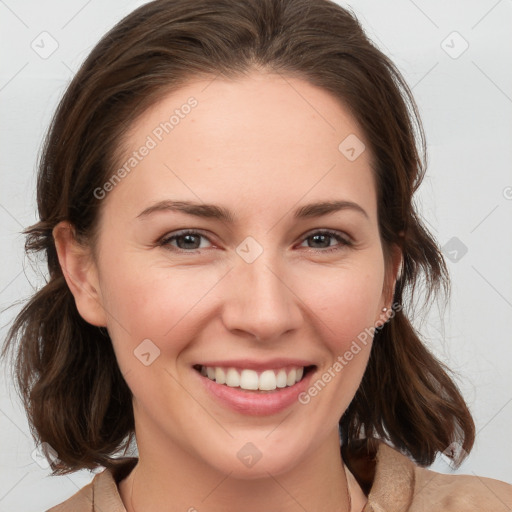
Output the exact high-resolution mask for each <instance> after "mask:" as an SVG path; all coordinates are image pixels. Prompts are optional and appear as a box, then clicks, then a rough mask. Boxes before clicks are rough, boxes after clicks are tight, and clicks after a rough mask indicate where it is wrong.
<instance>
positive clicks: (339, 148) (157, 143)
mask: <svg viewBox="0 0 512 512" xmlns="http://www.w3.org/2000/svg"><path fill="white" fill-rule="evenodd" d="M123 146H124V147H125V148H127V151H126V152H125V154H123V155H122V156H121V158H120V159H119V161H118V162H117V164H118V165H117V169H120V168H125V170H126V171H128V172H125V173H123V175H124V176H126V177H125V178H123V180H122V182H121V183H119V185H117V186H116V187H115V189H114V190H113V191H112V193H111V194H112V196H117V197H118V198H119V200H121V198H122V200H123V203H124V205H125V206H127V205H128V206H129V205H133V206H134V208H138V209H141V208H143V207H147V203H148V201H149V202H151V201H154V202H156V201H161V200H166V199H191V200H194V201H204V202H211V203H213V202H215V203H224V204H226V205H227V204H237V205H238V207H239V209H240V210H241V212H240V213H241V216H243V215H244V212H245V213H246V214H248V215H249V214H251V215H252V214H254V213H255V212H256V211H260V213H263V212H269V211H270V210H269V208H270V209H275V207H276V206H279V205H280V206H281V207H283V206H284V204H285V203H287V202H290V203H291V204H290V206H292V205H293V204H298V202H299V201H300V200H301V198H302V197H304V198H305V199H308V200H309V199H319V198H320V199H347V200H355V201H358V202H362V203H365V209H367V211H369V213H371V212H372V211H374V210H375V204H374V203H375V190H374V185H373V175H372V170H371V162H370V158H371V157H370V154H369V151H368V150H364V148H365V145H364V135H363V133H362V132H361V130H360V128H359V126H358V124H357V122H356V120H355V119H354V118H353V117H352V116H351V114H350V112H349V110H348V108H346V107H345V106H344V105H343V104H342V102H341V101H339V100H338V99H337V98H335V97H334V96H332V95H331V94H330V93H328V92H327V91H325V90H323V89H321V88H318V87H316V86H314V85H312V84H310V83H308V82H306V81H304V80H301V79H297V78H292V77H286V76H283V75H278V74H268V73H260V72H254V73H251V74H250V75H248V76H246V77H244V78H241V79H236V80H226V79H221V78H219V77H216V78H215V77H214V78H212V79H209V80H208V79H207V80H201V81H195V82H191V83H189V84H188V85H186V86H184V87H182V88H181V89H179V90H177V91H173V92H172V93H169V94H167V95H165V96H164V97H162V98H161V99H160V100H159V101H158V102H157V103H156V104H155V105H154V106H153V107H152V108H150V109H149V110H148V111H146V112H145V113H144V115H143V116H141V117H140V118H139V119H138V120H137V121H136V122H135V123H134V124H133V126H132V127H131V129H130V131H129V134H128V136H127V138H126V140H125V141H124V144H123ZM347 149H348V150H349V152H347ZM354 153H355V154H354ZM354 156H356V158H354ZM305 196H308V197H307V198H306V197H305ZM327 196H329V197H327ZM112 199H113V198H112ZM276 211H277V210H276Z"/></svg>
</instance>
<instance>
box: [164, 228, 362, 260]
mask: <svg viewBox="0 0 512 512" xmlns="http://www.w3.org/2000/svg"><path fill="white" fill-rule="evenodd" d="M187 235H193V236H200V237H203V238H206V239H207V240H209V238H208V237H207V236H205V235H203V234H202V233H201V232H199V231H195V230H193V229H187V230H184V231H179V232H177V233H175V234H173V235H171V236H165V237H164V238H162V239H161V240H159V241H158V245H159V246H162V247H166V248H168V247H172V249H170V250H172V251H175V252H178V253H192V254H193V253H196V252H198V251H199V252H200V251H201V249H190V250H187V249H180V248H179V247H174V246H171V245H170V242H171V241H173V240H176V239H178V238H181V237H184V236H187ZM315 235H327V236H330V237H332V238H334V239H336V240H337V241H338V242H339V243H340V246H335V247H328V248H324V249H315V248H314V247H306V249H310V250H312V251H319V252H321V253H331V252H335V251H340V250H343V249H344V248H345V247H349V246H351V245H353V244H352V242H351V241H350V240H348V239H347V238H344V237H343V236H341V235H340V234H339V233H338V232H337V231H331V230H328V229H322V230H318V231H313V232H311V233H310V234H308V235H307V236H305V237H304V238H303V239H302V241H301V243H303V242H304V241H306V240H307V239H308V238H312V237H313V236H315Z"/></svg>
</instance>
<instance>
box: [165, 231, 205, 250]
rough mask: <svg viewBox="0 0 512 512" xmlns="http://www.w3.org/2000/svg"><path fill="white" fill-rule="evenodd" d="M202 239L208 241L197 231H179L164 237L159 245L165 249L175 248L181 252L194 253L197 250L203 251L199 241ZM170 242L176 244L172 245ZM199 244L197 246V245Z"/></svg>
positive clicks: (203, 247)
mask: <svg viewBox="0 0 512 512" xmlns="http://www.w3.org/2000/svg"><path fill="white" fill-rule="evenodd" d="M201 238H203V239H205V240H209V239H208V238H207V237H206V236H204V235H203V234H202V233H200V232H199V231H194V230H192V229H187V230H185V231H179V232H177V233H174V234H173V235H171V236H166V237H164V238H162V239H161V240H160V241H159V245H161V246H165V247H171V248H173V249H174V248H175V249H177V250H181V251H185V252H188V251H194V250H198V249H205V246H201V241H200V239H201ZM172 242H176V245H173V244H172ZM198 243H199V245H198Z"/></svg>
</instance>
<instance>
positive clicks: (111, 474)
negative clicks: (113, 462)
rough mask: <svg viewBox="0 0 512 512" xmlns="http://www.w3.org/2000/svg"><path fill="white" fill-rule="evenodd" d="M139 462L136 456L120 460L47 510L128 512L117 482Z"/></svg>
mask: <svg viewBox="0 0 512 512" xmlns="http://www.w3.org/2000/svg"><path fill="white" fill-rule="evenodd" d="M136 463H137V459H136V458H132V457H130V458H126V459H122V460H120V461H119V464H118V465H117V467H115V468H114V469H105V470H103V471H102V472H101V473H99V474H97V475H96V476H95V477H94V478H93V480H92V481H91V482H90V483H89V484H87V485H85V486H84V487H82V489H80V490H79V491H78V492H77V493H75V494H73V496H71V497H70V498H68V499H67V500H66V501H64V502H62V503H60V504H59V505H56V506H55V507H52V508H51V509H49V510H47V511H46V512H102V511H103V512H104V511H106V510H108V511H109V512H126V510H125V508H124V505H123V502H122V500H121V496H120V495H119V491H118V487H117V484H118V483H119V482H120V481H121V480H122V479H123V478H125V477H126V476H127V475H128V474H129V473H130V471H131V470H132V469H133V468H134V466H135V464H136Z"/></svg>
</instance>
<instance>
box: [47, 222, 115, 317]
mask: <svg viewBox="0 0 512 512" xmlns="http://www.w3.org/2000/svg"><path fill="white" fill-rule="evenodd" d="M52 234H53V239H54V242H55V248H56V250H57V256H58V258H59V263H60V267H61V269H62V273H63V275H64V278H65V279H66V283H67V285H68V287H69V289H70V291H71V293H72V294H73V297H74V298H75V304H76V307H77V309H78V312H79V313H80V316H81V317H82V318H83V319H84V320H85V321H86V322H89V323H90V324H92V325H96V326H98V327H105V326H106V325H107V323H106V315H105V310H104V308H103V305H102V300H101V294H100V291H99V281H98V271H97V267H96V263H95V262H94V260H93V258H92V254H91V250H90V247H88V246H84V245H82V244H80V243H79V242H78V241H77V239H76V236H75V231H74V229H73V226H72V225H71V224H70V223H69V222H67V221H63V222H60V223H59V224H57V225H56V226H55V227H54V229H53V233H52Z"/></svg>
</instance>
